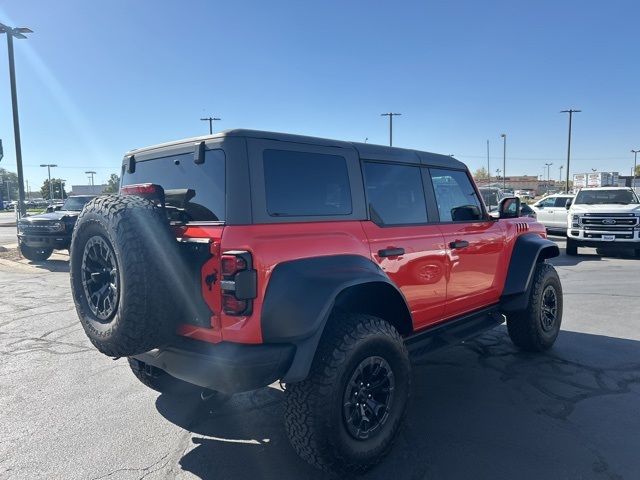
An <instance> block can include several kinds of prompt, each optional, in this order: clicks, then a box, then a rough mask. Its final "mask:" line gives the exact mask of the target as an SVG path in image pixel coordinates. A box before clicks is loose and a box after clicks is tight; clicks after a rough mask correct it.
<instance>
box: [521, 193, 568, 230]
mask: <svg viewBox="0 0 640 480" xmlns="http://www.w3.org/2000/svg"><path fill="white" fill-rule="evenodd" d="M571 199H573V195H571V194H569V193H567V194H558V195H549V196H548V197H545V198H543V199H541V200H538V201H537V202H536V203H534V204H533V205H532V206H531V208H533V211H534V212H536V219H537V220H538V222H539V223H541V224H543V225H544V226H545V227H546V228H547V230H549V231H558V232H562V233H564V232H565V231H566V230H567V200H571Z"/></svg>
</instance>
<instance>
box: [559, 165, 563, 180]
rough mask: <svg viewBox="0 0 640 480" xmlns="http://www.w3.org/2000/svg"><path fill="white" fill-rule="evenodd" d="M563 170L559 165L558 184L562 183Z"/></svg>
mask: <svg viewBox="0 0 640 480" xmlns="http://www.w3.org/2000/svg"><path fill="white" fill-rule="evenodd" d="M563 168H564V165H560V177H558V182H559V183H562V169H563Z"/></svg>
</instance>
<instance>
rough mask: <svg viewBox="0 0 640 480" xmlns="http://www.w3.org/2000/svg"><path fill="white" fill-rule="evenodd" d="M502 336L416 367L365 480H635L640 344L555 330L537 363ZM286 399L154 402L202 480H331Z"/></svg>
mask: <svg viewBox="0 0 640 480" xmlns="http://www.w3.org/2000/svg"><path fill="white" fill-rule="evenodd" d="M505 330H506V329H505V328H504V327H500V328H498V329H496V330H494V331H492V332H488V333H486V334H484V335H483V336H481V337H479V338H477V339H474V340H472V341H468V342H466V343H465V344H463V345H459V346H456V347H451V348H449V349H448V350H445V351H442V352H439V353H437V354H434V355H432V357H431V358H430V359H429V360H428V361H427V362H425V363H424V364H422V365H417V366H415V367H414V373H415V375H414V388H413V399H412V401H411V405H410V408H409V411H408V414H407V417H406V427H405V428H404V429H403V430H402V432H401V434H400V436H399V438H398V441H397V442H396V444H395V446H394V448H393V450H392V452H391V454H390V455H389V456H388V457H387V458H385V459H384V460H383V461H382V463H381V464H380V465H379V466H378V467H376V468H375V469H373V470H372V471H370V472H369V473H367V474H366V475H364V476H362V477H360V478H364V479H388V478H395V479H422V478H425V479H430V478H434V479H465V480H466V479H470V478H473V479H491V480H495V479H513V478H518V479H540V478H623V477H624V478H634V477H636V476H637V472H639V471H640V457H639V456H638V455H637V452H638V450H639V449H640V435H638V434H637V432H638V431H639V430H640V415H638V402H639V400H640V398H639V397H640V342H638V341H634V340H626V339H619V338H611V337H604V336H598V335H590V334H584V333H576V332H568V331H563V332H562V333H561V336H560V338H559V340H558V342H557V344H556V346H555V347H554V348H553V349H552V350H551V351H550V352H548V353H545V354H527V353H522V352H519V351H517V350H516V349H515V348H514V347H513V346H512V345H511V343H510V342H509V339H508V336H507V334H506V331H505ZM282 399H283V392H281V391H279V390H276V389H274V388H266V389H262V390H259V391H256V392H251V393H247V394H242V395H238V396H236V397H234V399H233V400H232V401H231V402H230V403H229V404H228V405H227V406H225V407H223V408H221V409H220V410H218V411H216V412H211V411H207V410H202V409H201V408H199V407H198V406H197V404H195V403H194V404H190V405H185V404H184V402H183V401H179V400H175V399H172V398H170V397H168V396H166V395H161V396H160V397H158V399H157V401H156V407H157V409H158V411H159V412H160V413H161V414H162V415H163V416H164V417H165V418H166V419H167V420H169V421H171V422H173V423H174V424H176V425H178V426H180V427H182V428H184V429H185V430H188V431H189V432H192V435H191V438H190V440H189V442H190V443H189V445H185V446H184V450H181V451H183V452H186V453H183V454H182V457H181V458H180V460H179V465H180V467H181V468H182V469H183V470H185V471H188V472H191V473H193V474H194V475H196V476H198V477H199V478H202V479H214V478H215V479H227V478H228V479H235V478H261V479H264V478H266V479H271V478H273V479H276V478H277V479H281V478H296V479H297V478H305V479H309V480H313V479H320V478H329V477H328V476H326V475H324V474H323V473H321V472H318V471H316V470H314V469H313V468H311V467H309V466H307V465H306V463H305V462H304V461H302V460H300V459H299V458H298V457H297V456H296V454H295V453H294V452H293V450H292V448H291V447H290V446H289V444H288V441H287V438H286V434H285V431H284V426H283V422H282V410H283V405H282Z"/></svg>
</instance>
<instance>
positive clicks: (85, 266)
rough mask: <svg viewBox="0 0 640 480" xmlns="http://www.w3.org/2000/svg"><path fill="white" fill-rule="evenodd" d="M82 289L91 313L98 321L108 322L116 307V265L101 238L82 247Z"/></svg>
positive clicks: (117, 286) (109, 249) (107, 246)
mask: <svg viewBox="0 0 640 480" xmlns="http://www.w3.org/2000/svg"><path fill="white" fill-rule="evenodd" d="M82 287H83V288H84V294H85V295H86V297H87V303H88V304H89V309H91V312H93V314H94V315H95V316H96V317H98V319H99V320H104V321H106V320H109V319H110V318H111V317H112V316H113V314H114V312H115V310H116V307H117V305H118V296H119V280H118V265H117V263H116V256H115V253H114V252H113V249H112V248H111V246H110V245H109V244H108V243H107V241H106V240H105V239H104V238H103V237H101V236H98V235H96V236H94V237H91V238H90V239H89V241H88V242H87V243H86V244H85V246H84V252H82Z"/></svg>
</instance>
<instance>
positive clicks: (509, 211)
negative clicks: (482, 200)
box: [498, 197, 520, 218]
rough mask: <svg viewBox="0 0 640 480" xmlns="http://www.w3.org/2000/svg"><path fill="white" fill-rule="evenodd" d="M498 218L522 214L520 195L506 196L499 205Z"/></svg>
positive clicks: (514, 216) (515, 216) (516, 216)
mask: <svg viewBox="0 0 640 480" xmlns="http://www.w3.org/2000/svg"><path fill="white" fill-rule="evenodd" d="M498 212H499V215H498V218H518V217H519V216H520V199H519V198H518V197H505V198H503V199H502V200H500V204H499V205H498Z"/></svg>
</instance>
